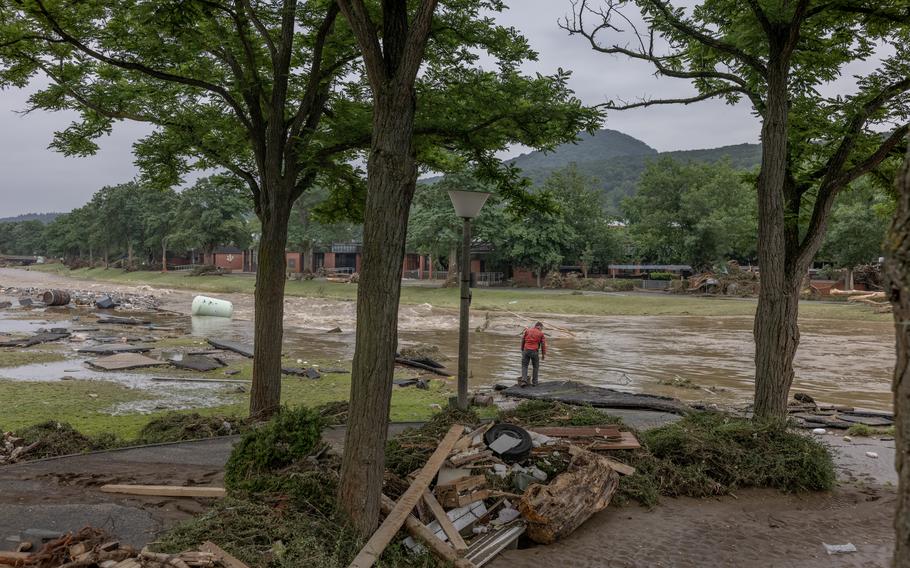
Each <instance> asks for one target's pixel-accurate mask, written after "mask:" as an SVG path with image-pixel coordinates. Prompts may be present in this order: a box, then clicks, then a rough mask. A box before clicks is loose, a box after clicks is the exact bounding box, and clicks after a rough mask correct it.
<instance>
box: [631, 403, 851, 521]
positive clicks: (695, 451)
mask: <svg viewBox="0 0 910 568" xmlns="http://www.w3.org/2000/svg"><path fill="white" fill-rule="evenodd" d="M639 437H640V440H641V444H642V448H641V450H636V451H628V452H620V453H618V454H617V456H618V458H620V459H623V460H624V461H626V462H627V463H628V464H629V465H630V466H632V467H634V468H635V473H634V474H633V475H630V476H628V477H626V478H625V479H624V480H623V483H622V485H621V486H620V488H619V493H618V495H617V498H618V499H619V500H621V501H626V500H635V501H638V502H639V503H641V504H643V505H646V506H654V505H656V504H657V502H658V500H659V498H660V496H668V497H679V496H687V497H708V496H714V495H728V494H730V493H731V492H733V491H735V490H736V489H740V488H743V487H769V488H773V489H779V490H782V491H788V492H803V491H827V490H829V489H831V488H832V487H833V486H834V482H835V475H834V462H833V460H832V458H831V455H830V453H829V450H828V448H827V447H826V446H825V445H823V444H822V443H820V442H818V441H817V440H814V439H812V438H810V437H807V436H805V435H802V434H800V433H798V432H793V431H791V430H789V429H787V427H786V426H785V425H777V424H759V423H756V422H753V421H752V420H748V419H744V418H737V417H733V416H731V415H728V414H723V413H719V412H693V413H691V414H688V415H687V416H685V417H683V419H682V420H680V421H679V422H676V423H674V424H669V425H666V426H662V427H660V428H655V429H653V430H649V431H647V432H642V433H640V434H639Z"/></svg>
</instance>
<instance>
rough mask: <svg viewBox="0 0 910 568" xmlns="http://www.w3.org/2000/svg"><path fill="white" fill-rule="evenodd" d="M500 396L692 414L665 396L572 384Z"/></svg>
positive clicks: (558, 383)
mask: <svg viewBox="0 0 910 568" xmlns="http://www.w3.org/2000/svg"><path fill="white" fill-rule="evenodd" d="M502 393H503V394H505V395H507V396H512V397H515V398H526V399H532V400H552V401H556V402H562V403H564V404H574V405H585V406H593V407H596V408H640V409H646V410H660V411H663V412H672V413H674V414H685V413H687V412H689V411H690V410H691V408H690V407H689V406H688V405H687V404H685V403H684V402H682V401H680V400H677V399H675V398H670V397H668V396H658V395H652V394H639V393H629V392H622V391H618V390H615V389H608V388H603V387H595V386H592V385H585V384H582V383H578V382H575V381H548V382H541V383H540V384H539V385H536V386H527V387H525V388H521V387H510V388H508V389H505V390H504V391H502Z"/></svg>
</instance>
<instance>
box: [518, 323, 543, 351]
mask: <svg viewBox="0 0 910 568" xmlns="http://www.w3.org/2000/svg"><path fill="white" fill-rule="evenodd" d="M521 348H522V349H523V350H528V349H530V350H532V351H537V350H538V349H540V350H541V352H542V353H543V354H544V355H546V354H547V338H546V337H545V336H544V334H543V332H542V331H540V330H539V329H537V328H536V327H529V328H528V329H526V330H525V332H524V335H522V336H521Z"/></svg>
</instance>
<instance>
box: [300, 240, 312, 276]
mask: <svg viewBox="0 0 910 568" xmlns="http://www.w3.org/2000/svg"><path fill="white" fill-rule="evenodd" d="M301 256H302V257H303V262H301V264H303V266H301V267H300V271H301V272H303V273H305V274H309V273H311V272H313V241H306V242H304V244H303V251H302V254H301Z"/></svg>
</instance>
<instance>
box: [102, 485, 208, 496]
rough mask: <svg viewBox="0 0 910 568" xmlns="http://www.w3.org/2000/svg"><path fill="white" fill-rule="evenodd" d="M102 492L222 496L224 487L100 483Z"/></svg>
mask: <svg viewBox="0 0 910 568" xmlns="http://www.w3.org/2000/svg"><path fill="white" fill-rule="evenodd" d="M101 491H102V492H104V493H122V494H124V495H152V496H155V497H214V498H218V497H224V495H225V491H224V487H204V486H203V487H185V486H179V485H102V486H101Z"/></svg>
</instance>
